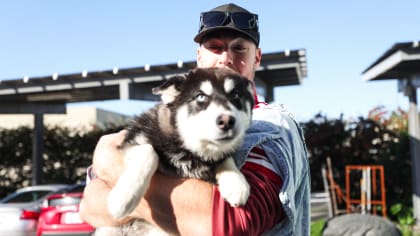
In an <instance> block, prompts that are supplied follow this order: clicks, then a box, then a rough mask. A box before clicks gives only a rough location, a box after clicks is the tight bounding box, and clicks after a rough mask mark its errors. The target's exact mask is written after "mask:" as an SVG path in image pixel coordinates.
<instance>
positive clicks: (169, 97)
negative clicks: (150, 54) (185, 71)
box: [152, 75, 187, 104]
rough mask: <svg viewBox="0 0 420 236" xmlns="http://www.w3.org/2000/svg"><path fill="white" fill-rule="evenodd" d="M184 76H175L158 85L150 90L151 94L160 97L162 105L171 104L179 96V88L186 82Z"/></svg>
mask: <svg viewBox="0 0 420 236" xmlns="http://www.w3.org/2000/svg"><path fill="white" fill-rule="evenodd" d="M186 78H187V77H186V76H185V75H176V76H173V77H171V78H169V79H168V80H166V81H165V82H164V83H163V84H161V85H159V86H158V87H155V88H153V89H152V93H153V94H155V95H160V98H161V100H162V102H163V103H164V104H169V103H171V102H173V101H174V100H175V98H176V96H178V95H179V94H180V86H181V84H182V83H183V82H184V81H185V80H186Z"/></svg>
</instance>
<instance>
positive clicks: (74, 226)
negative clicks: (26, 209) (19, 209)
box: [37, 192, 95, 236]
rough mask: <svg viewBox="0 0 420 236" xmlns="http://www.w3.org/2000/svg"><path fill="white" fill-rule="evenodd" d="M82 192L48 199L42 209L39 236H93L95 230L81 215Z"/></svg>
mask: <svg viewBox="0 0 420 236" xmlns="http://www.w3.org/2000/svg"><path fill="white" fill-rule="evenodd" d="M82 198H83V193H82V192H71V193H61V194H54V195H51V196H49V197H47V198H46V199H45V200H44V202H43V204H42V207H41V215H40V217H39V220H38V230H37V236H46V235H49V236H51V235H66V236H69V235H78V236H87V235H92V233H93V232H94V230H95V229H94V228H93V227H92V226H91V225H89V224H88V223H86V222H84V221H83V220H82V219H81V218H80V215H79V205H80V201H81V200H82Z"/></svg>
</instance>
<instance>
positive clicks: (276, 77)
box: [0, 50, 307, 113]
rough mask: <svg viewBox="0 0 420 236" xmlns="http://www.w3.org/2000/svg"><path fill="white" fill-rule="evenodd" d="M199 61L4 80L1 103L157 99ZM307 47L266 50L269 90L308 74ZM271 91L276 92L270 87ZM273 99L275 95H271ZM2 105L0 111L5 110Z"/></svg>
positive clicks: (260, 76)
mask: <svg viewBox="0 0 420 236" xmlns="http://www.w3.org/2000/svg"><path fill="white" fill-rule="evenodd" d="M195 66H196V62H195V61H191V62H185V63H183V62H178V63H173V64H167V65H156V66H148V65H146V66H144V67H136V68H129V69H118V68H114V69H111V70H105V71H96V72H87V71H83V72H81V73H75V74H65V75H59V74H53V75H49V76H42V77H35V78H29V77H25V78H23V79H13V80H4V81H0V104H2V103H9V102H14V103H17V102H18V103H28V102H29V103H32V102H62V103H67V102H83V101H96V100H107V99H140V100H152V101H153V100H157V99H158V97H157V96H154V95H152V94H151V89H152V88H153V87H155V86H157V85H158V84H160V83H161V81H162V80H164V79H167V78H168V77H170V76H172V75H174V74H180V73H185V72H187V71H188V70H189V69H192V68H194V67H195ZM306 73H307V67H306V53H305V50H293V51H285V52H277V53H268V54H263V56H262V63H261V66H260V68H258V70H257V72H256V78H255V79H256V80H258V81H259V82H261V83H262V84H264V86H265V87H266V89H267V90H273V87H274V86H286V85H296V84H300V83H301V82H302V79H303V78H304V77H306ZM267 93H268V94H270V93H272V92H270V91H268V92H267ZM268 100H269V101H272V98H268ZM2 112H3V111H2V107H1V106H0V113H2Z"/></svg>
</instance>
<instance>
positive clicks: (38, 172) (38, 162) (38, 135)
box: [32, 112, 44, 185]
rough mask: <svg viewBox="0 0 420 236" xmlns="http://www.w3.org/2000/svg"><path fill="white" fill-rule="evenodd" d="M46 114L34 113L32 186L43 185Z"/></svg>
mask: <svg viewBox="0 0 420 236" xmlns="http://www.w3.org/2000/svg"><path fill="white" fill-rule="evenodd" d="M43 118H44V114H43V113H42V112H36V113H34V134H33V139H32V185H38V184H41V183H42V178H43V174H42V167H43V165H44V160H43V158H42V155H43V153H44V119H43Z"/></svg>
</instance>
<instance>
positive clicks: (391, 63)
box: [362, 41, 420, 226]
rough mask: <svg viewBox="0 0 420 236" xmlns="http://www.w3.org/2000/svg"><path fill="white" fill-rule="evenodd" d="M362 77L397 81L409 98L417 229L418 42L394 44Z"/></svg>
mask: <svg viewBox="0 0 420 236" xmlns="http://www.w3.org/2000/svg"><path fill="white" fill-rule="evenodd" d="M362 77H363V79H365V80H366V81H374V80H389V79H397V80H398V82H399V90H400V91H402V92H404V95H406V96H407V97H408V100H409V114H408V126H409V127H408V133H409V138H410V156H411V162H412V164H411V166H412V167H411V168H412V171H411V175H412V185H413V194H412V199H413V213H414V218H415V219H416V224H417V226H420V121H419V113H418V108H417V88H418V87H420V47H419V42H418V41H415V42H412V43H409V42H405V43H397V44H395V45H394V46H393V47H392V48H391V49H389V50H388V51H386V52H385V53H384V54H383V55H382V56H381V57H379V59H378V60H376V61H375V62H374V63H373V64H372V65H371V66H369V67H368V68H367V69H366V70H365V71H364V72H363V74H362Z"/></svg>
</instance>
